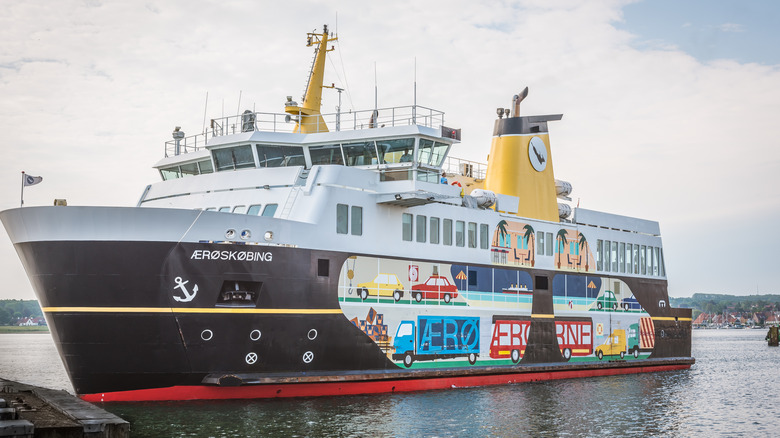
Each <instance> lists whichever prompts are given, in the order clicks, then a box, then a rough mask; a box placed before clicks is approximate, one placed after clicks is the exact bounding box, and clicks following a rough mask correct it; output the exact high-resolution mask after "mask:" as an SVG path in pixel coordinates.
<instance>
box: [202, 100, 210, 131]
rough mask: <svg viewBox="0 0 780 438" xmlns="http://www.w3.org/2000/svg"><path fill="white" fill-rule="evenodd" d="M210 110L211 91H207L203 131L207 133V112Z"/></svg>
mask: <svg viewBox="0 0 780 438" xmlns="http://www.w3.org/2000/svg"><path fill="white" fill-rule="evenodd" d="M208 110H209V92H208V91H207V92H206V104H205V105H203V133H204V134H205V133H206V113H207V112H208Z"/></svg>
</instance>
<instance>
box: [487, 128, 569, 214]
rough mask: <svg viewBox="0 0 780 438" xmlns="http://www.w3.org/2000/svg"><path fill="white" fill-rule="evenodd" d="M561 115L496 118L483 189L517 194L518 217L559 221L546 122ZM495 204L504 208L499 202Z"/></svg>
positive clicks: (505, 193) (504, 193)
mask: <svg viewBox="0 0 780 438" xmlns="http://www.w3.org/2000/svg"><path fill="white" fill-rule="evenodd" d="M562 117H563V115H562V114H555V115H546V116H525V117H508V118H505V119H498V120H496V124H495V126H494V128H493V142H492V144H491V145H490V155H489V156H488V167H487V174H486V176H485V189H487V190H490V191H492V192H495V193H498V194H503V195H510V196H517V197H518V198H519V199H520V200H519V203H518V205H517V214H518V216H523V217H528V218H534V219H542V220H546V221H554V222H558V220H559V217H558V201H557V195H556V190H555V176H554V175H553V165H552V153H551V152H550V135H549V133H548V131H547V122H548V121H553V120H560V119H561V118H562ZM498 207H499V209H500V210H502V211H506V210H507V209H505V208H501V204H500V203H499V206H498Z"/></svg>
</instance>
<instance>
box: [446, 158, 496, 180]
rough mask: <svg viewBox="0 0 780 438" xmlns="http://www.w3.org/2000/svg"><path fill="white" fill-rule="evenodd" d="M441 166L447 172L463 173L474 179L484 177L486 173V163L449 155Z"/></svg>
mask: <svg viewBox="0 0 780 438" xmlns="http://www.w3.org/2000/svg"><path fill="white" fill-rule="evenodd" d="M441 167H442V169H443V170H444V171H445V172H447V173H448V174H454V175H463V176H468V177H471V178H474V179H485V174H486V173H487V164H486V163H480V162H477V161H470V160H464V159H461V158H457V157H451V156H449V155H448V156H447V159H445V160H444V163H442V166H441Z"/></svg>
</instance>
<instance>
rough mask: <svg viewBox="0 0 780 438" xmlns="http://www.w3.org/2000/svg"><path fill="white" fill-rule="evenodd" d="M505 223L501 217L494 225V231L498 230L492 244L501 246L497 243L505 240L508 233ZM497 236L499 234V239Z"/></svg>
mask: <svg viewBox="0 0 780 438" xmlns="http://www.w3.org/2000/svg"><path fill="white" fill-rule="evenodd" d="M507 225H508V224H507V223H506V221H505V220H503V219H502V220H500V221H499V222H498V225H496V231H498V234H497V235H496V242H495V243H494V244H493V246H501V245H499V243H500V242H501V241H503V242H506V236H507V234H509V233H508V232H507V230H506V227H507ZM498 236H501V238H500V240H499V237H498Z"/></svg>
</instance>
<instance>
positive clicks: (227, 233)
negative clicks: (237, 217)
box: [225, 228, 236, 239]
mask: <svg viewBox="0 0 780 438" xmlns="http://www.w3.org/2000/svg"><path fill="white" fill-rule="evenodd" d="M225 237H226V238H228V239H235V237H236V230H234V229H232V228H231V229H229V230H227V231H225Z"/></svg>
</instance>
